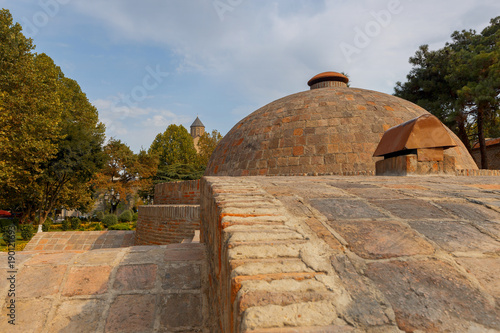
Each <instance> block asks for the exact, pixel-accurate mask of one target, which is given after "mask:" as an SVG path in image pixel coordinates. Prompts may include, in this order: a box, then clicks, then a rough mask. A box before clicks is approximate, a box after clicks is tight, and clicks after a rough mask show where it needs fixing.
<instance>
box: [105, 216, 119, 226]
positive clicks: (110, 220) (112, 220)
mask: <svg viewBox="0 0 500 333" xmlns="http://www.w3.org/2000/svg"><path fill="white" fill-rule="evenodd" d="M117 223H118V218H117V217H116V215H114V214H108V215H106V216H104V218H103V219H102V224H103V225H104V227H106V228H109V227H110V226H112V225H115V224H117Z"/></svg>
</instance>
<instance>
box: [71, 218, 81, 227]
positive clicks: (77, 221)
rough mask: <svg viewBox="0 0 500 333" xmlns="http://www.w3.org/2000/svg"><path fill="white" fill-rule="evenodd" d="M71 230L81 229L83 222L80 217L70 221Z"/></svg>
mask: <svg viewBox="0 0 500 333" xmlns="http://www.w3.org/2000/svg"><path fill="white" fill-rule="evenodd" d="M70 224H71V229H73V230H76V229H79V228H80V225H81V224H82V221H81V220H80V219H79V218H78V217H72V218H71V220H70Z"/></svg>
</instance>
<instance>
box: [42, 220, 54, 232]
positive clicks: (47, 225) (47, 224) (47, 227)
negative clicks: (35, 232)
mask: <svg viewBox="0 0 500 333" xmlns="http://www.w3.org/2000/svg"><path fill="white" fill-rule="evenodd" d="M51 226H52V220H51V219H46V220H45V222H43V224H42V231H43V232H48V231H50V227H51Z"/></svg>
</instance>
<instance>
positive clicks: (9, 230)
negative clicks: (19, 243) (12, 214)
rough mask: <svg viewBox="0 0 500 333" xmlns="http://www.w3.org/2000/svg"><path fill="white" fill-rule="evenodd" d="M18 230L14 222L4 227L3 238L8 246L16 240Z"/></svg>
mask: <svg viewBox="0 0 500 333" xmlns="http://www.w3.org/2000/svg"><path fill="white" fill-rule="evenodd" d="M16 230H17V228H16V226H15V225H13V224H11V225H7V226H4V227H2V238H3V241H4V242H5V244H6V245H7V246H9V245H10V244H14V243H15V242H16Z"/></svg>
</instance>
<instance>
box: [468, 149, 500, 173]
mask: <svg viewBox="0 0 500 333" xmlns="http://www.w3.org/2000/svg"><path fill="white" fill-rule="evenodd" d="M471 155H472V158H474V161H476V164H477V166H478V167H481V152H480V150H479V148H476V149H472V154H471ZM486 155H488V169H491V170H499V169H500V144H496V145H491V146H487V147H486Z"/></svg>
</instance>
